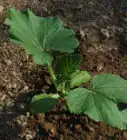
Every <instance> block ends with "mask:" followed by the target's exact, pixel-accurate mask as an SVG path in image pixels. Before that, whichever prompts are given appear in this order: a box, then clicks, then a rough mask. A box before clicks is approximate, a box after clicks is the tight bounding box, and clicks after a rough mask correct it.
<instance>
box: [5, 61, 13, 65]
mask: <svg viewBox="0 0 127 140" xmlns="http://www.w3.org/2000/svg"><path fill="white" fill-rule="evenodd" d="M4 62H5V63H6V64H7V65H8V66H10V65H11V64H12V62H11V60H5V61H4Z"/></svg>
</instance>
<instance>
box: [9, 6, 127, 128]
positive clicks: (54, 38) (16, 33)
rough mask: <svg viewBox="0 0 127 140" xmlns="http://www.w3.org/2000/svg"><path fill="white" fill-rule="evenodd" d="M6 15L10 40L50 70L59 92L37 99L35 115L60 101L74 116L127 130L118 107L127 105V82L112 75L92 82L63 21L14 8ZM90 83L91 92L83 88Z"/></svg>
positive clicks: (126, 115)
mask: <svg viewBox="0 0 127 140" xmlns="http://www.w3.org/2000/svg"><path fill="white" fill-rule="evenodd" d="M7 13H8V16H7V19H6V24H7V25H8V26H9V35H10V39H11V40H12V41H13V42H16V43H18V44H20V45H21V46H22V47H24V49H25V50H26V51H27V52H28V53H29V54H30V55H32V56H33V59H34V61H35V63H36V64H39V65H45V66H47V68H48V71H49V73H50V76H51V79H52V82H53V84H54V86H55V88H56V93H42V94H39V95H35V96H34V97H33V98H32V100H31V105H30V106H31V110H32V112H34V113H46V112H49V111H50V110H51V109H52V108H53V107H54V106H55V105H56V104H57V103H58V100H59V98H64V99H65V101H66V105H67V107H68V110H69V111H70V112H71V113H74V114H86V115H88V116H89V117H90V118H91V119H93V120H95V121H103V122H105V123H107V124H109V125H111V126H113V127H118V128H120V129H127V109H124V110H119V108H118V106H117V105H118V103H127V80H124V79H122V78H121V77H120V76H117V75H112V74H100V75H96V76H94V77H93V78H92V77H91V76H90V74H89V73H88V72H87V71H84V70H80V69H79V66H80V64H81V62H82V58H81V56H80V55H79V54H76V53H74V52H75V49H76V48H78V47H79V41H78V40H77V38H76V33H75V32H74V31H73V30H72V29H70V28H65V26H64V23H63V21H62V20H61V19H60V18H58V17H46V18H43V17H38V16H36V15H35V14H34V13H33V12H32V11H30V10H27V11H25V12H20V11H18V10H16V9H14V8H12V9H9V10H8V12H7ZM54 54H55V55H54ZM88 81H89V82H90V88H89V89H88V88H86V87H85V86H84V84H86V83H87V82H88Z"/></svg>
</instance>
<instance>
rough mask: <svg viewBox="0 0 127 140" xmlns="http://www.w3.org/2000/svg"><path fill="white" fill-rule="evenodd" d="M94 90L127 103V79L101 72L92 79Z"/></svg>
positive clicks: (116, 100) (118, 101)
mask: <svg viewBox="0 0 127 140" xmlns="http://www.w3.org/2000/svg"><path fill="white" fill-rule="evenodd" d="M92 88H93V90H94V91H96V92H98V93H100V94H102V95H104V96H106V97H107V98H110V99H112V100H114V101H115V102H116V103H120V102H123V103H127V80H124V79H123V78H121V77H120V76H117V75H112V74H100V75H97V76H95V77H94V79H93V80H92Z"/></svg>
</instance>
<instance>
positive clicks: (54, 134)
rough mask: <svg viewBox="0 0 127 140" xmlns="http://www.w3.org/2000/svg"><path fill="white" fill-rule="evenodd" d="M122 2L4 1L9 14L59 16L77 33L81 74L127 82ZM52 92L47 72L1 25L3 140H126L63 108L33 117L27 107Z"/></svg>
mask: <svg viewBox="0 0 127 140" xmlns="http://www.w3.org/2000/svg"><path fill="white" fill-rule="evenodd" d="M120 3H121V1H118V0H110V1H109V0H78V1H77V0H33V1H31V0H22V1H21V0H17V1H15V0H0V5H1V6H2V7H3V8H4V10H5V11H6V9H8V8H9V7H16V8H18V9H20V10H24V9H27V8H30V9H31V10H33V11H34V12H35V13H36V14H37V15H39V16H49V15H50V16H56V15H57V16H60V17H61V18H62V19H63V20H64V22H65V23H66V24H67V25H68V26H70V27H72V28H73V29H75V30H76V32H77V36H78V38H79V40H80V48H79V52H80V53H81V55H82V56H83V63H82V65H81V69H86V70H88V71H90V73H91V74H92V75H95V74H97V73H103V72H109V73H115V74H119V75H121V76H122V77H124V78H125V79H126V78H127V57H126V54H127V48H126V43H124V44H123V40H122V41H121V40H120V36H121V35H123V34H124V27H123V26H121V25H120V20H119V7H120ZM51 88H52V85H51V83H50V77H49V74H48V73H47V70H46V68H42V67H41V66H38V65H36V64H35V63H33V60H32V58H31V57H30V56H28V55H27V54H26V53H25V51H24V50H23V49H22V48H21V47H19V46H17V45H14V44H12V43H11V42H10V41H9V38H8V29H7V27H6V26H5V25H4V23H1V24H0V140H23V139H25V140H30V139H33V140H41V139H42V140H127V131H121V130H119V129H116V128H112V127H109V126H107V125H105V124H104V123H97V122H94V121H92V120H91V119H89V118H88V117H87V116H85V115H82V116H76V115H72V114H69V113H68V112H67V109H66V107H65V105H64V103H63V101H60V102H59V104H58V105H57V106H56V107H55V108H54V109H53V110H52V111H51V112H50V113H48V114H46V115H45V116H44V115H39V116H33V115H32V114H30V113H29V110H28V106H27V105H28V103H29V101H30V99H31V97H32V96H33V94H36V93H40V92H42V93H43V92H48V91H50V90H51Z"/></svg>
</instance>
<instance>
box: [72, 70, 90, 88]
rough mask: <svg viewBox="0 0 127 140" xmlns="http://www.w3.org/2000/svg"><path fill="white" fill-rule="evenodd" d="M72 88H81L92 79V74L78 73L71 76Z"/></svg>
mask: <svg viewBox="0 0 127 140" xmlns="http://www.w3.org/2000/svg"><path fill="white" fill-rule="evenodd" d="M70 79H71V80H70V87H71V88H73V87H75V86H80V85H81V84H85V83H86V82H88V81H89V80H90V79H91V76H90V74H89V73H88V72H87V71H80V70H78V71H76V72H74V73H72V74H71V78H70Z"/></svg>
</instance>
